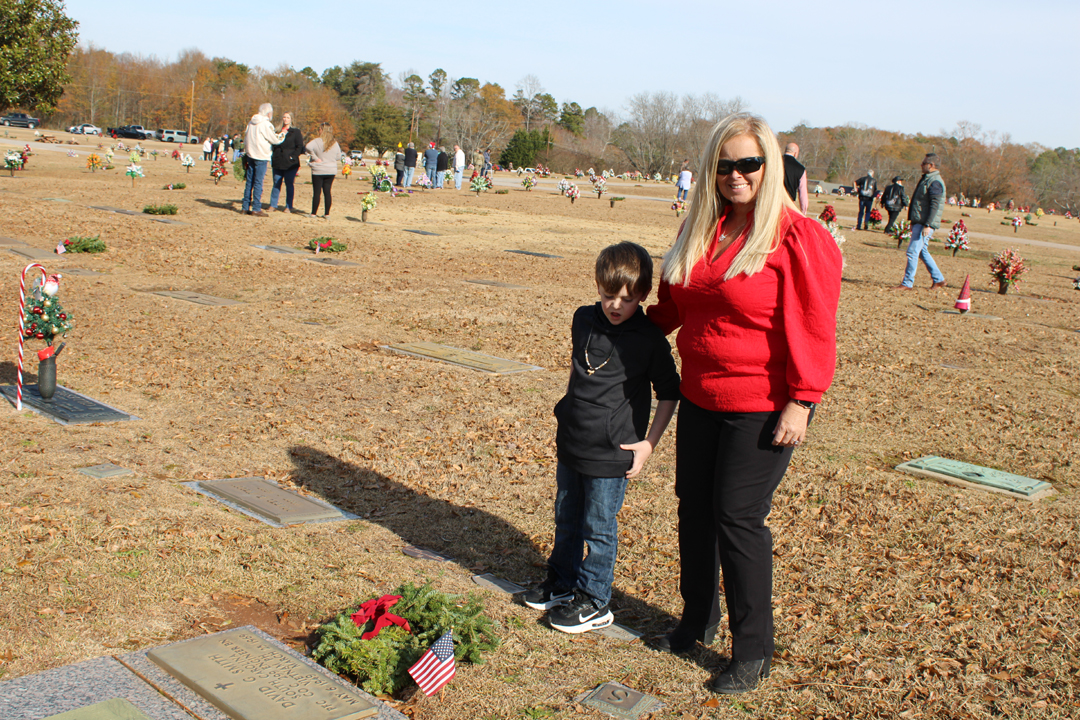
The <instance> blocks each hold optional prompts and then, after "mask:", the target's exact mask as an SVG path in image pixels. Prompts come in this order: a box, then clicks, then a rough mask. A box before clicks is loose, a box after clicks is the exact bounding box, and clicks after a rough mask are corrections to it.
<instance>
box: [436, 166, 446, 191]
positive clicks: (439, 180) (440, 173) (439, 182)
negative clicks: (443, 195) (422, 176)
mask: <svg viewBox="0 0 1080 720" xmlns="http://www.w3.org/2000/svg"><path fill="white" fill-rule="evenodd" d="M444 180H446V171H445V170H436V171H435V187H437V188H438V189H440V190H442V186H443V181H444Z"/></svg>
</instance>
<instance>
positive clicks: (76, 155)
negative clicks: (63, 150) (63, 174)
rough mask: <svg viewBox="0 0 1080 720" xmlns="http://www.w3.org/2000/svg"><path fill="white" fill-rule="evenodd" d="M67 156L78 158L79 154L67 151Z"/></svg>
mask: <svg viewBox="0 0 1080 720" xmlns="http://www.w3.org/2000/svg"><path fill="white" fill-rule="evenodd" d="M67 155H68V157H79V153H77V152H75V151H74V150H68V153H67Z"/></svg>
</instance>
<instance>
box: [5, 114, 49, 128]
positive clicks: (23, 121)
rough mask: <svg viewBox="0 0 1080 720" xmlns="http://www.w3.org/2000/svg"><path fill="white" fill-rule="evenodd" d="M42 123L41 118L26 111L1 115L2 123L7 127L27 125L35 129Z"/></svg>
mask: <svg viewBox="0 0 1080 720" xmlns="http://www.w3.org/2000/svg"><path fill="white" fill-rule="evenodd" d="M40 124H41V121H40V120H38V119H37V118H35V117H30V116H29V115H27V114H26V113H11V114H9V115H4V116H3V117H0V125H4V126H6V127H10V126H14V127H25V128H30V129H31V130H33V129H34V128H36V127H37V126H38V125H40Z"/></svg>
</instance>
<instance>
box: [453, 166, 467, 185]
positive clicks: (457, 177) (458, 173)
mask: <svg viewBox="0 0 1080 720" xmlns="http://www.w3.org/2000/svg"><path fill="white" fill-rule="evenodd" d="M464 172H465V170H464V169H461V170H458V169H457V168H454V189H455V190H460V189H461V176H462V174H463V173H464Z"/></svg>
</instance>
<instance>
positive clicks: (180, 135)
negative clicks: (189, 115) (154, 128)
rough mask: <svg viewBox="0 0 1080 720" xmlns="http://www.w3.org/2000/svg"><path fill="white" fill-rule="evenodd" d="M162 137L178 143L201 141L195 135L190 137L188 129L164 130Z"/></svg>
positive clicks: (166, 140)
mask: <svg viewBox="0 0 1080 720" xmlns="http://www.w3.org/2000/svg"><path fill="white" fill-rule="evenodd" d="M161 139H162V140H164V141H165V142H178V143H193V142H198V141H199V138H197V137H195V136H194V135H192V136H191V137H188V134H187V130H162V131H161Z"/></svg>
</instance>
